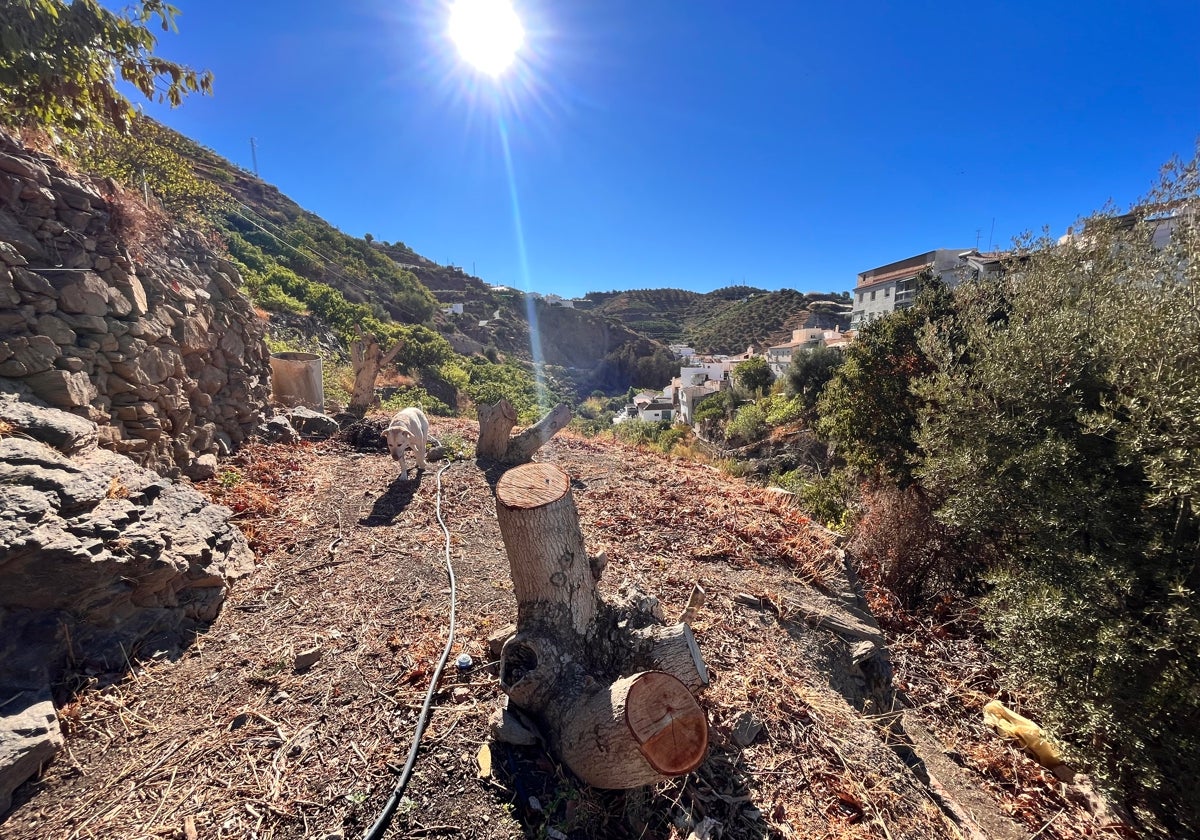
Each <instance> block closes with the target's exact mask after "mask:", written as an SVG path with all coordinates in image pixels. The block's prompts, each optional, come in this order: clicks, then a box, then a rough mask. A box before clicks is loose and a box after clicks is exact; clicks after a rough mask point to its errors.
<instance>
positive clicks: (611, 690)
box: [496, 464, 708, 788]
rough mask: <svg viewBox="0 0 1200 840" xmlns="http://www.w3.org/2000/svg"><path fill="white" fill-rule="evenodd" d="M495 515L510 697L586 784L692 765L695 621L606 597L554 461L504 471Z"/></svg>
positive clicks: (664, 773)
mask: <svg viewBox="0 0 1200 840" xmlns="http://www.w3.org/2000/svg"><path fill="white" fill-rule="evenodd" d="M496 516H497V519H498V520H499V523H500V533H501V535H502V536H503V538H504V548H505V551H506V553H507V554H508V559H509V565H510V567H511V570H512V578H513V593H514V595H515V596H516V599H517V632H516V634H515V635H514V636H513V637H512V638H510V639H509V640H508V641H507V642H506V643H505V645H504V648H503V650H502V651H501V655H500V687H501V688H502V689H503V690H504V691H505V692H506V693H507V694H508V696H509V699H510V701H511V702H512V703H513V704H515V705H516V706H518V707H520V708H521V709H522V710H524V711H526V712H527V713H529V714H530V715H531V716H532V717H534V718H535V719H536V720H538V721H539V723H541V725H542V726H543V728H544V729H545V734H546V737H547V742H548V744H549V746H550V748H551V750H552V751H553V752H555V753H556V754H557V755H558V757H559V758H560V759H562V761H563V762H564V763H565V764H566V765H567V766H568V767H569V768H570V769H571V770H572V771H573V772H574V773H575V774H576V775H577V776H579V777H580V778H581V779H582V780H583V781H585V782H587V783H588V784H591V785H595V786H597V787H605V788H630V787H638V786H640V785H645V784H653V783H655V782H658V781H662V780H663V779H666V778H671V777H673V776H679V775H682V774H684V773H688V772H691V771H692V770H694V769H696V767H698V766H699V765H700V763H701V762H702V761H703V760H704V756H705V753H706V751H707V749H708V719H707V717H706V716H705V714H704V710H703V709H702V708H701V707H700V705H699V703H698V702H697V701H696V699H695V697H694V696H693V691H699V690H700V689H701V688H702V687H703V686H704V685H706V684H707V682H708V669H707V667H706V666H705V664H704V660H703V658H702V657H701V655H700V649H699V647H698V646H697V645H696V640H695V638H694V637H693V635H692V632H691V629H690V628H689V627H688V626H687V625H686V624H677V625H674V626H673V627H666V626H663V625H662V624H661V623H659V624H651V623H650V622H651V621H652V620H653V619H650V618H649V613H648V611H646V610H641V609H638V608H637V607H636V605H635V601H638V599H636V598H635V599H630V601H629V603H628V604H626V605H625V606H624V607H621V606H615V605H612V604H608V603H607V602H605V601H603V600H602V599H601V598H600V597H599V595H598V594H597V592H596V583H597V580H598V578H599V572H600V571H602V566H601V565H600V564H596V563H593V562H591V561H590V559H589V558H588V556H587V553H586V551H585V549H584V544H583V534H582V532H581V530H580V527H579V515H578V513H577V511H576V509H575V500H574V498H573V497H572V495H571V481H570V478H569V477H568V476H567V474H566V473H564V472H563V471H562V470H560V469H559V468H558V467H556V466H553V465H551V464H525V465H523V466H518V467H514V468H513V469H511V470H509V471H508V472H506V473H505V474H504V475H503V476H502V477H501V478H500V481H499V483H498V484H497V486H496ZM642 600H646V601H652V600H653V599H642Z"/></svg>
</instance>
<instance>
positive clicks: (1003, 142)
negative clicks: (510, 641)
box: [147, 0, 1200, 296]
mask: <svg viewBox="0 0 1200 840" xmlns="http://www.w3.org/2000/svg"><path fill="white" fill-rule="evenodd" d="M175 3H176V5H177V6H179V7H180V8H181V10H182V14H181V15H180V16H179V18H178V25H179V30H180V31H179V34H177V35H166V34H164V35H163V36H162V38H161V39H160V45H159V52H160V53H162V54H163V55H164V56H166V57H169V58H173V59H175V60H178V61H181V62H184V63H187V64H190V65H192V66H194V67H198V68H208V69H211V70H212V71H213V72H214V73H215V75H216V81H215V91H216V92H215V96H213V97H211V98H199V97H193V98H191V99H189V100H187V101H186V102H185V104H184V106H183V107H182V108H180V109H176V110H169V109H165V108H160V107H154V106H151V107H148V109H147V110H148V112H149V113H151V114H152V115H153V116H156V117H157V118H159V119H161V120H162V121H164V122H166V123H167V124H168V125H170V126H172V127H174V128H176V129H177V130H179V131H181V132H183V133H184V134H187V135H188V136H190V137H192V138H194V139H195V140H197V141H199V142H201V143H202V144H204V145H206V146H209V147H211V148H212V149H214V150H216V151H217V152H218V153H220V154H222V155H224V156H225V157H227V158H229V159H231V160H233V161H235V162H236V163H239V164H242V165H243V166H246V167H247V168H249V167H250V164H251V160H250V137H252V136H253V137H254V138H256V141H257V144H258V164H259V170H260V172H261V174H262V177H263V178H264V179H265V180H267V181H269V182H270V183H273V184H275V185H276V186H278V187H279V188H280V189H281V190H282V191H283V192H285V193H286V194H288V195H289V196H291V197H292V198H293V199H295V200H296V201H297V202H298V203H300V204H301V205H302V206H304V207H305V208H307V209H309V210H312V211H313V212H315V213H317V214H319V215H320V216H322V217H324V218H325V219H327V220H328V221H330V222H331V223H333V224H334V225H336V226H337V227H339V228H341V229H342V230H344V231H346V232H347V233H351V234H355V235H362V234H364V233H367V232H370V233H372V234H373V235H374V236H375V237H376V238H377V239H385V240H389V241H393V240H402V241H404V242H405V243H407V244H408V245H409V246H411V247H412V248H414V249H416V250H417V251H418V252H420V253H422V254H424V255H425V256H427V257H429V258H431V259H434V260H436V261H438V262H442V263H454V264H457V265H460V266H463V267H464V268H466V269H467V270H468V271H471V270H472V267H474V271H475V273H477V274H479V275H480V276H481V277H483V279H484V280H486V281H488V282H491V283H503V284H508V285H512V286H517V287H522V288H531V289H533V290H535V291H540V292H556V293H558V294H562V295H565V296H574V295H579V294H582V293H584V292H586V291H593V290H609V289H625V288H649V287H665V286H673V287H682V288H688V289H695V290H697V291H709V290H711V289H714V288H718V287H720V286H725V285H729V284H732V283H743V282H744V283H747V284H750V285H755V286H760V287H764V288H769V289H776V288H781V287H789V288H794V289H798V290H800V291H830V290H833V291H841V290H847V289H850V288H851V287H852V286H853V285H854V282H855V275H856V274H857V273H858V272H859V271H862V270H864V269H867V268H871V267H874V266H876V265H880V264H883V263H887V262H890V261H892V260H896V259H901V258H904V257H907V256H911V255H913V254H916V253H919V252H922V251H925V250H929V249H933V248H957V247H964V248H969V247H973V246H974V245H975V244H976V241H977V236H978V242H979V244H980V246H981V247H982V248H984V249H986V248H987V246H988V244H989V242H992V243H993V244H995V245H996V246H1003V245H1005V244H1007V243H1008V242H1009V241H1010V240H1011V238H1012V237H1013V236H1014V235H1015V234H1018V233H1020V232H1021V231H1023V230H1029V229H1040V228H1041V227H1042V226H1043V225H1048V226H1049V227H1050V228H1051V229H1052V231H1053V232H1054V233H1061V232H1063V231H1064V230H1065V229H1066V226H1067V225H1069V224H1071V223H1072V222H1073V221H1074V220H1075V219H1076V218H1077V217H1078V216H1080V215H1082V214H1086V213H1087V212H1090V211H1092V210H1095V209H1098V208H1099V207H1101V206H1102V205H1103V204H1104V203H1105V202H1106V201H1107V200H1109V199H1112V200H1113V201H1115V202H1116V203H1117V204H1119V205H1122V206H1124V205H1127V204H1128V203H1129V202H1131V201H1133V200H1134V199H1136V198H1137V197H1138V196H1140V195H1142V194H1143V193H1145V192H1146V190H1147V189H1148V188H1149V186H1150V185H1151V183H1152V181H1153V179H1154V177H1155V175H1156V173H1157V171H1158V169H1159V167H1160V166H1161V165H1162V164H1163V163H1164V162H1165V161H1166V160H1167V159H1169V158H1170V157H1171V156H1173V155H1180V156H1184V157H1191V155H1192V154H1193V152H1194V150H1195V144H1196V140H1197V137H1198V136H1200V46H1198V45H1197V41H1196V33H1197V32H1200V3H1196V2H1194V0H1178V2H1154V0H1148V1H1147V2H1137V3H1134V2H1121V3H1118V2H1108V0H1094V2H1091V3H1087V4H1080V3H1078V2H1075V3H1059V2H1053V1H1052V0H1051V1H1050V2H1020V3H1016V2H1014V3H986V2H983V3H981V2H975V3H932V2H922V0H909V2H903V3H901V2H892V3H883V2H858V3H812V2H766V1H765V0H764V1H763V2H746V3H734V2H729V0H687V2H684V1H683V0H677V1H676V0H569V2H566V1H565V0H519V2H517V3H516V4H515V5H516V7H517V11H518V14H519V15H520V16H521V17H522V19H523V21H524V25H525V28H526V30H527V38H526V46H525V47H524V48H523V50H522V52H521V54H520V55H519V58H518V66H516V67H515V68H514V70H513V71H512V72H510V73H509V74H508V75H506V76H504V77H502V78H501V79H500V80H499V81H498V83H493V82H492V81H491V80H490V79H487V78H486V77H480V76H479V75H477V74H475V73H474V72H473V71H471V70H470V69H469V68H468V67H466V66H465V65H463V64H462V63H461V62H460V60H459V59H458V57H457V55H456V53H455V51H454V47H453V45H452V44H451V43H450V41H449V39H448V38H447V37H446V34H445V30H446V21H447V15H448V11H447V5H446V3H444V2H440V0H409V1H408V2H405V0H390V2H384V0H341V2H336V3H334V2H328V0H322V1H321V2H307V0H289V2H277V0H256V2H246V0H241V2H236V3H235V2H229V1H228V0H202V1H201V0H175ZM502 127H503V128H502ZM502 130H503V131H505V132H506V134H507V140H508V146H509V150H510V154H511V164H512V165H511V173H512V178H511V180H510V176H509V171H510V170H509V169H508V167H507V166H506V164H505V157H504V144H503V142H502V139H501V131H502ZM514 196H515V202H514ZM514 208H519V220H520V224H519V225H518V224H517V219H516V215H515V212H514ZM518 232H520V235H518ZM977 232H978V233H977ZM522 243H523V246H524V247H523V248H522ZM523 255H524V256H523Z"/></svg>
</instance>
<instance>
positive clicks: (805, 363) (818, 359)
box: [784, 344, 843, 422]
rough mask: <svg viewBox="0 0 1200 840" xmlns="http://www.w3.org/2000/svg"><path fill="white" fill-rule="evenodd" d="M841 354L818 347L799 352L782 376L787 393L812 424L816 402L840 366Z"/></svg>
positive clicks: (822, 346)
mask: <svg viewBox="0 0 1200 840" xmlns="http://www.w3.org/2000/svg"><path fill="white" fill-rule="evenodd" d="M842 361H843V358H842V354H841V352H840V351H838V350H832V349H830V348H828V347H826V346H824V345H823V344H822V345H818V346H816V347H814V348H813V349H812V350H806V351H800V352H797V353H796V354H794V355H793V356H792V363H791V365H790V366H789V367H788V369H787V372H786V373H785V374H784V380H785V382H786V384H787V390H788V392H789V393H791V394H794V395H796V397H798V398H799V400H800V403H801V406H802V412H803V415H804V417H805V418H807V419H808V420H809V422H812V421H813V420H814V419H815V418H816V413H817V400H818V399H819V398H820V396H821V392H822V391H823V390H825V386H826V385H827V384H828V383H829V380H831V379H833V375H834V374H835V373H836V372H837V369H838V368H839V367H841V366H842Z"/></svg>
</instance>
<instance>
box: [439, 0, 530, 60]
mask: <svg viewBox="0 0 1200 840" xmlns="http://www.w3.org/2000/svg"><path fill="white" fill-rule="evenodd" d="M450 39H451V40H452V41H454V44H455V46H457V47H458V52H459V55H461V56H462V57H463V60H464V61H466V62H467V63H468V64H470V65H471V66H472V67H474V68H475V69H476V70H479V71H480V72H481V73H487V74H488V75H489V76H499V75H500V74H501V73H503V72H504V71H505V70H507V69H508V66H509V65H510V64H512V62H513V59H514V58H515V57H516V54H517V50H519V49H520V48H521V44H523V43H524V42H525V29H524V28H523V27H522V26H521V19H520V18H518V17H517V13H516V12H515V11H514V10H513V7H512V3H511V2H509V0H454V3H453V5H451V7H450Z"/></svg>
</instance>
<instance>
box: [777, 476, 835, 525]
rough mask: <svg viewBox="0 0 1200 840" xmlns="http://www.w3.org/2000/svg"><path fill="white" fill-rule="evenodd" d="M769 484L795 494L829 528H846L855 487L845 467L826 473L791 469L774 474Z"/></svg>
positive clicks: (803, 508)
mask: <svg viewBox="0 0 1200 840" xmlns="http://www.w3.org/2000/svg"><path fill="white" fill-rule="evenodd" d="M769 483H770V484H772V485H774V486H776V487H781V488H783V489H784V490H788V491H790V492H792V493H794V494H795V496H796V501H797V503H798V504H799V505H800V507H801V509H802V510H804V511H805V512H806V513H808V515H809V516H811V517H812V518H813V519H814V520H815V521H817V522H820V523H822V524H823V525H825V527H827V528H829V529H830V530H832V531H845V530H846V529H847V527H848V522H849V519H850V502H851V499H853V498H854V490H855V488H854V482H853V481H852V480H851V479H850V476H849V474H848V473H846V471H845V470H832V471H830V472H829V473H827V474H825V475H813V474H812V473H810V472H808V471H806V470H803V469H795V470H789V471H788V472H784V473H779V474H777V475H773V476H771V478H770V480H769Z"/></svg>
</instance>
